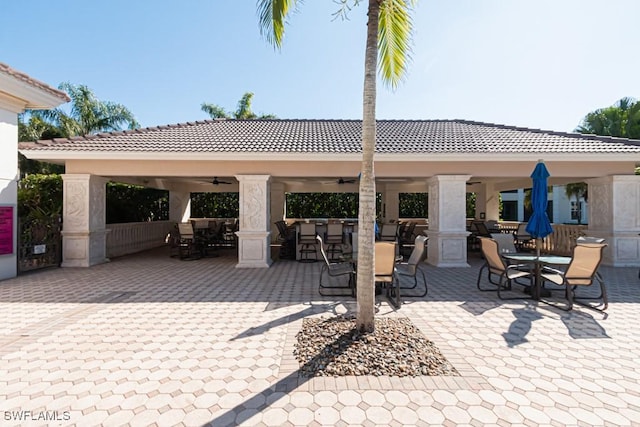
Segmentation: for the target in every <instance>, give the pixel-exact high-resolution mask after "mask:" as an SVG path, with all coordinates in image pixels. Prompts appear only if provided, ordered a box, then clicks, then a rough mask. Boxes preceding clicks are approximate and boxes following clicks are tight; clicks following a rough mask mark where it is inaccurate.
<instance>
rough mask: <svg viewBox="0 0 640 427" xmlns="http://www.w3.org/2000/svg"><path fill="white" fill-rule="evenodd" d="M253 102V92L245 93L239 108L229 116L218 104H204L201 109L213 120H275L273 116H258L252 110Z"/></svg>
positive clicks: (239, 102)
mask: <svg viewBox="0 0 640 427" xmlns="http://www.w3.org/2000/svg"><path fill="white" fill-rule="evenodd" d="M252 100H253V92H245V94H244V95H242V98H240V100H239V101H238V107H237V108H236V111H235V112H233V114H231V115H230V114H228V113H227V112H226V111H225V109H224V108H222V107H220V106H219V105H216V104H208V103H206V102H203V103H202V105H201V106H200V109H201V110H202V111H204V112H205V113H207V114H208V115H209V116H211V118H212V119H224V118H227V119H229V118H234V119H274V118H275V117H276V116H274V115H273V114H262V115H260V116H258V115H257V114H255V113H254V112H253V111H252V110H251V101H252Z"/></svg>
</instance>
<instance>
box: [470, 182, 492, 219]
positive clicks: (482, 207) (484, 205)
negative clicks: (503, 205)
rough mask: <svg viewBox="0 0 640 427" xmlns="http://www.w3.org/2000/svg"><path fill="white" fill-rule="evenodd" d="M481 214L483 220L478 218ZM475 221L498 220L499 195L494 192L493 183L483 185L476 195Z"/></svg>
mask: <svg viewBox="0 0 640 427" xmlns="http://www.w3.org/2000/svg"><path fill="white" fill-rule="evenodd" d="M465 197H466V195H465ZM482 212H484V218H482V217H481V216H480V213H482ZM476 219H485V220H489V219H492V220H494V221H498V220H499V219H500V193H499V192H498V191H496V190H495V186H494V184H493V183H483V184H482V189H481V190H480V191H479V192H478V193H476Z"/></svg>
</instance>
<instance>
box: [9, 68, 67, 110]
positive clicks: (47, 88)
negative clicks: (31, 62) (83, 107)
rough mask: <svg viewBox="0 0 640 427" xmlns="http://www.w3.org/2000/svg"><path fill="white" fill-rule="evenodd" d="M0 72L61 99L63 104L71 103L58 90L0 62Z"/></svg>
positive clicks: (65, 95) (63, 93)
mask: <svg viewBox="0 0 640 427" xmlns="http://www.w3.org/2000/svg"><path fill="white" fill-rule="evenodd" d="M0 72H2V73H5V74H8V75H10V76H12V77H14V78H16V79H18V80H22V81H23V82H25V83H27V84H30V85H31V86H35V87H37V88H40V89H42V90H44V91H45V92H49V93H50V94H52V95H54V96H56V97H58V98H60V99H63V100H64V101H65V102H69V101H71V98H69V95H67V94H66V93H65V92H63V91H61V90H59V89H55V88H53V87H51V86H49V85H48V84H46V83H44V82H42V81H40V80H38V79H34V78H33V77H31V76H30V75H28V74H26V73H23V72H22V71H18V70H16V69H15V68H11V67H10V66H9V65H7V64H5V63H4V62H0Z"/></svg>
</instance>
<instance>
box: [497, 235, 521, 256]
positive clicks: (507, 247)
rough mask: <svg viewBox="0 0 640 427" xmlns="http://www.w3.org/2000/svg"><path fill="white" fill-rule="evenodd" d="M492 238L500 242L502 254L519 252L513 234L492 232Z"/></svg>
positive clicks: (499, 246)
mask: <svg viewBox="0 0 640 427" xmlns="http://www.w3.org/2000/svg"><path fill="white" fill-rule="evenodd" d="M491 238H492V239H493V240H495V241H496V242H498V251H499V252H500V253H501V254H514V253H516V252H518V251H517V250H516V245H515V240H514V238H513V234H504V233H491Z"/></svg>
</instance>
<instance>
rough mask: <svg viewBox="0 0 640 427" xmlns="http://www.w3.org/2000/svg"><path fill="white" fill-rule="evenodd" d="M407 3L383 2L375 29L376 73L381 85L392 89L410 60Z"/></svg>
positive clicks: (410, 26) (410, 24) (410, 4)
mask: <svg viewBox="0 0 640 427" xmlns="http://www.w3.org/2000/svg"><path fill="white" fill-rule="evenodd" d="M414 3H415V2H414V1H411V0H384V1H383V2H382V3H381V5H380V18H379V26H378V58H379V72H380V75H381V77H382V80H383V82H385V83H386V84H388V85H389V86H391V88H392V89H395V88H396V87H397V86H398V84H399V83H400V82H401V81H402V79H403V77H404V76H405V74H406V72H407V68H408V63H409V61H410V59H411V57H410V51H411V46H410V43H411V34H412V31H413V21H412V18H411V12H412V8H413V5H414Z"/></svg>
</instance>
